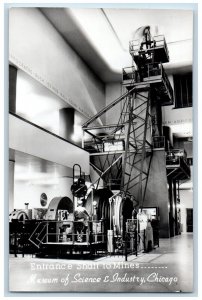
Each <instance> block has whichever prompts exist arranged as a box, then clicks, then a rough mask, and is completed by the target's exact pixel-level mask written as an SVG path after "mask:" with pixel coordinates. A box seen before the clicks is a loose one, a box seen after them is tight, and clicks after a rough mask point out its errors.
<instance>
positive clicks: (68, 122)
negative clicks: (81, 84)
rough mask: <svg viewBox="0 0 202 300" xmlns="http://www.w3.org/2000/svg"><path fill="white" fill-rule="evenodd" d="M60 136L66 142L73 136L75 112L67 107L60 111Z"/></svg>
mask: <svg viewBox="0 0 202 300" xmlns="http://www.w3.org/2000/svg"><path fill="white" fill-rule="evenodd" d="M59 118H60V131H59V132H60V136H61V137H63V138H64V139H66V140H71V139H72V138H71V137H72V135H73V134H74V118H75V110H74V108H71V107H68V108H63V109H60V113H59Z"/></svg>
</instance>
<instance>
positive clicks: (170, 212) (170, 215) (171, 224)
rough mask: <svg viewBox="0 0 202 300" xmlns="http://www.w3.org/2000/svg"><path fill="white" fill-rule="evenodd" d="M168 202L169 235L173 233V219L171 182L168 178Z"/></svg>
mask: <svg viewBox="0 0 202 300" xmlns="http://www.w3.org/2000/svg"><path fill="white" fill-rule="evenodd" d="M168 185H169V202H170V211H169V224H170V236H171V237H173V236H174V235H175V220H174V208H173V182H172V180H169V182H168Z"/></svg>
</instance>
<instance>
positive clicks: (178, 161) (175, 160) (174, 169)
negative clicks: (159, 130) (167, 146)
mask: <svg viewBox="0 0 202 300" xmlns="http://www.w3.org/2000/svg"><path fill="white" fill-rule="evenodd" d="M166 171H167V177H168V179H172V180H187V179H190V177H191V172H190V167H189V165H188V164H187V161H186V153H185V152H184V150H178V149H177V150H176V149H175V150H172V151H168V152H167V156H166Z"/></svg>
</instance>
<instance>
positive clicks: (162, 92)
mask: <svg viewBox="0 0 202 300" xmlns="http://www.w3.org/2000/svg"><path fill="white" fill-rule="evenodd" d="M122 84H123V86H125V87H126V88H127V90H130V89H131V88H133V87H136V88H137V89H138V88H139V89H140V88H141V87H144V86H145V84H149V85H150V86H151V88H152V90H153V91H155V94H156V96H157V98H158V101H159V103H160V105H162V106H166V105H172V104H173V102H174V95H173V89H172V87H171V84H170V81H169V79H168V76H167V75H166V73H165V71H164V68H163V65H162V64H158V63H149V64H147V65H145V67H144V68H142V69H141V70H139V71H137V70H135V68H134V67H133V66H132V67H127V68H124V69H123V73H122Z"/></svg>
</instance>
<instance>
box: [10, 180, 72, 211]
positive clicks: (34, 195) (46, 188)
mask: <svg viewBox="0 0 202 300" xmlns="http://www.w3.org/2000/svg"><path fill="white" fill-rule="evenodd" d="M72 180H73V179H72V178H60V179H59V181H58V183H57V184H53V185H40V184H32V183H27V182H23V181H17V180H15V187H14V208H15V209H24V207H25V205H24V203H29V208H30V209H32V208H41V204H40V195H41V194H42V193H46V195H47V197H48V201H47V205H46V206H45V207H44V208H47V207H48V205H49V203H50V201H51V200H52V199H53V198H54V197H60V196H61V197H64V196H66V197H69V198H70V199H72V200H73V197H72V193H71V190H70V189H71V185H72V182H73V181H72Z"/></svg>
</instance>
